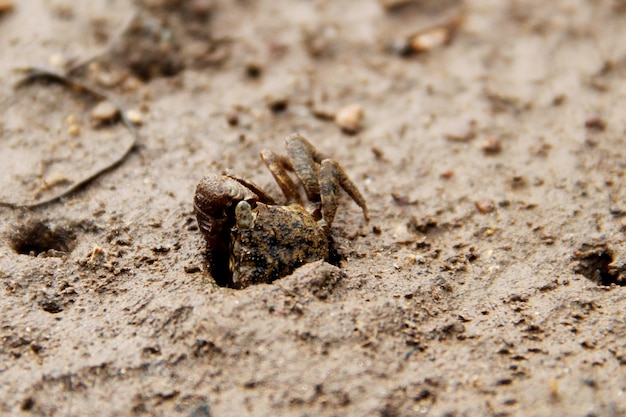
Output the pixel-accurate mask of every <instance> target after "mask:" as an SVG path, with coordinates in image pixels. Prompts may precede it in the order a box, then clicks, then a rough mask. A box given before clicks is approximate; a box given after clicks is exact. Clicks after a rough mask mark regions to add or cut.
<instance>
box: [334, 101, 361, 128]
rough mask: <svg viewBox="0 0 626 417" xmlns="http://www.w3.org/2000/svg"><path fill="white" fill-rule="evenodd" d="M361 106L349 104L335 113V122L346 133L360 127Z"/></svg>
mask: <svg viewBox="0 0 626 417" xmlns="http://www.w3.org/2000/svg"><path fill="white" fill-rule="evenodd" d="M362 120H363V107H361V105H359V104H350V105H348V106H345V107H342V108H341V109H340V110H339V111H338V112H337V114H336V115H335V123H337V125H338V126H339V127H340V128H341V130H343V131H344V132H346V133H356V132H358V131H359V130H360V129H361V121H362Z"/></svg>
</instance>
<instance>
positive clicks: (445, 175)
mask: <svg viewBox="0 0 626 417" xmlns="http://www.w3.org/2000/svg"><path fill="white" fill-rule="evenodd" d="M439 176H440V177H441V178H443V179H445V180H449V179H450V178H452V177H454V171H452V170H451V169H447V170H445V171H443V172H442V173H441V174H439Z"/></svg>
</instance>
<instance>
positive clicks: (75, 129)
mask: <svg viewBox="0 0 626 417" xmlns="http://www.w3.org/2000/svg"><path fill="white" fill-rule="evenodd" d="M67 134H68V135H70V136H78V135H80V126H78V125H69V126H68V128H67Z"/></svg>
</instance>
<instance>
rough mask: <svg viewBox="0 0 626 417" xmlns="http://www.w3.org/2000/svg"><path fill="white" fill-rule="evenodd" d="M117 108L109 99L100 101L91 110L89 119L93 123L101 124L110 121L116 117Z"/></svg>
mask: <svg viewBox="0 0 626 417" xmlns="http://www.w3.org/2000/svg"><path fill="white" fill-rule="evenodd" d="M118 113H119V110H118V108H117V107H115V105H114V104H113V103H111V102H110V101H101V102H100V103H98V104H97V105H96V106H95V107H94V108H93V109H92V110H91V114H90V117H91V120H92V121H93V122H94V123H95V124H102V123H106V122H110V121H112V120H113V119H114V118H115V117H117V115H118Z"/></svg>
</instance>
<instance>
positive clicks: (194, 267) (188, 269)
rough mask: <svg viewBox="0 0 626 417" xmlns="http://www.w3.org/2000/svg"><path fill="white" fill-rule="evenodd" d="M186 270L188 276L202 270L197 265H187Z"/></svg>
mask: <svg viewBox="0 0 626 417" xmlns="http://www.w3.org/2000/svg"><path fill="white" fill-rule="evenodd" d="M184 269H185V273H187V274H196V273H198V272H200V271H201V270H202V269H201V268H200V267H199V266H198V265H195V264H189V265H185V267H184Z"/></svg>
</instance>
